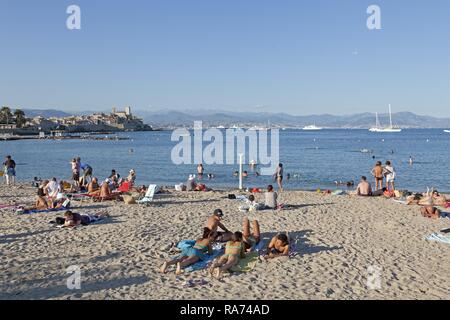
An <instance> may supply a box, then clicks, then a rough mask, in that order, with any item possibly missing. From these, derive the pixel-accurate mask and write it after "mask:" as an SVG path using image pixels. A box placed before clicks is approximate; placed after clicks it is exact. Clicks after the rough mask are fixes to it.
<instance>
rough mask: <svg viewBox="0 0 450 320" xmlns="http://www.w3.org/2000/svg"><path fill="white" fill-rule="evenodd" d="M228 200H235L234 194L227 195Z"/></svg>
mask: <svg viewBox="0 0 450 320" xmlns="http://www.w3.org/2000/svg"><path fill="white" fill-rule="evenodd" d="M228 199H230V200H236V195H235V194H229V195H228Z"/></svg>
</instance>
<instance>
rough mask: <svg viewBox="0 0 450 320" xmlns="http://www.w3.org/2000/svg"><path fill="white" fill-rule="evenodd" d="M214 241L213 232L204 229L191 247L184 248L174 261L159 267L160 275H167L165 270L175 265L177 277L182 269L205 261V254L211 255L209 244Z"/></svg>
mask: <svg viewBox="0 0 450 320" xmlns="http://www.w3.org/2000/svg"><path fill="white" fill-rule="evenodd" d="M213 241H214V232H211V230H209V229H207V228H205V229H204V231H203V236H202V237H201V238H200V239H197V241H196V242H195V245H194V246H193V247H189V248H185V249H183V250H182V251H181V254H180V255H178V256H177V257H176V258H175V259H173V260H170V261H166V262H164V264H163V265H162V267H161V273H167V268H168V267H169V266H171V265H174V264H176V265H177V268H176V271H175V273H176V274H177V275H179V274H181V273H182V269H183V268H185V267H187V266H190V265H192V264H194V263H197V262H198V261H200V260H205V258H206V256H205V253H208V254H209V255H211V254H212V247H211V242H213Z"/></svg>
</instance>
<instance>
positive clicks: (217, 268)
mask: <svg viewBox="0 0 450 320" xmlns="http://www.w3.org/2000/svg"><path fill="white" fill-rule="evenodd" d="M242 238H243V235H242V232H235V233H233V235H232V236H231V240H230V241H228V242H227V245H226V246H225V254H224V255H223V256H221V257H220V258H219V259H218V260H217V261H215V262H213V263H212V265H211V267H210V268H209V272H210V274H214V276H215V277H216V278H220V277H221V276H222V273H223V272H224V271H227V270H230V269H231V268H232V267H234V266H235V265H237V264H238V263H239V260H240V259H241V258H245V249H244V243H243V241H242Z"/></svg>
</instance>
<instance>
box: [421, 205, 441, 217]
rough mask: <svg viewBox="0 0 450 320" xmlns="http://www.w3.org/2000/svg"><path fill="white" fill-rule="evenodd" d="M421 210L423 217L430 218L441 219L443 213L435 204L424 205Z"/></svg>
mask: <svg viewBox="0 0 450 320" xmlns="http://www.w3.org/2000/svg"><path fill="white" fill-rule="evenodd" d="M420 212H421V213H422V216H423V217H425V218H430V219H439V218H440V217H441V214H442V212H441V210H439V209H437V208H436V207H433V206H427V207H422V208H420Z"/></svg>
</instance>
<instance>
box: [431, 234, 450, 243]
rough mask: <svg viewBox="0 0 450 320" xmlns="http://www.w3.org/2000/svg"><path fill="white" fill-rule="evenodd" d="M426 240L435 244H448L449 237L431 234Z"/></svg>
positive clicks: (449, 241)
mask: <svg viewBox="0 0 450 320" xmlns="http://www.w3.org/2000/svg"><path fill="white" fill-rule="evenodd" d="M426 239H427V240H429V241H436V242H442V243H446V244H450V235H448V236H444V235H442V234H439V233H433V234H431V235H429V236H428V237H427V238H426Z"/></svg>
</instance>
